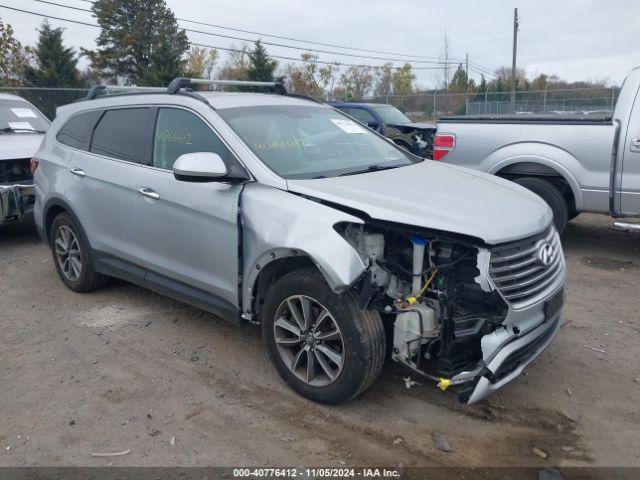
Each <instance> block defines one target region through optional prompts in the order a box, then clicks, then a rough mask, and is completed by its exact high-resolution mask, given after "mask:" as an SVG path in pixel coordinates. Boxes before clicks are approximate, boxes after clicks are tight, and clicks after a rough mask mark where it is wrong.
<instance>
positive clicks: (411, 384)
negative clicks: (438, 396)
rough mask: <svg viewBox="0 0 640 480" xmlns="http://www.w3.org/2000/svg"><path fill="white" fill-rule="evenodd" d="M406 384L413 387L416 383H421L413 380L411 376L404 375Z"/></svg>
mask: <svg viewBox="0 0 640 480" xmlns="http://www.w3.org/2000/svg"><path fill="white" fill-rule="evenodd" d="M404 385H405V387H407V388H411V387H413V386H414V385H420V383H419V382H416V381H414V380H412V379H411V377H404Z"/></svg>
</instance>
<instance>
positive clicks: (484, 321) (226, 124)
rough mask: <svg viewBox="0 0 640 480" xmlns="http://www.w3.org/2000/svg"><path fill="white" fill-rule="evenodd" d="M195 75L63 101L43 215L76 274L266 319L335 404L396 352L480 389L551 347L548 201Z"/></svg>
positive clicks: (289, 360)
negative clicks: (206, 86) (205, 83)
mask: <svg viewBox="0 0 640 480" xmlns="http://www.w3.org/2000/svg"><path fill="white" fill-rule="evenodd" d="M196 83H200V82H197V81H195V80H189V79H176V80H174V82H172V84H171V85H170V86H169V88H168V89H161V90H158V89H155V90H149V91H137V90H134V91H133V93H120V94H113V93H111V94H107V95H102V94H100V93H101V92H100V88H98V89H94V90H92V92H91V93H90V95H89V97H88V98H87V99H86V100H85V101H81V102H77V103H74V104H71V105H67V106H64V107H62V108H60V109H59V111H58V116H57V118H56V120H55V121H54V122H53V124H52V127H51V129H50V130H49V132H48V133H47V135H46V138H45V140H44V142H43V144H42V146H41V148H40V151H39V152H38V153H37V155H36V156H37V161H38V166H37V169H36V172H35V188H36V204H35V217H36V224H37V227H38V229H39V231H40V233H41V236H42V238H43V239H44V240H45V241H47V242H48V243H49V245H50V246H51V249H52V253H53V260H54V262H55V266H56V269H57V271H58V273H59V275H60V278H61V279H62V281H63V282H64V283H65V284H66V285H67V286H68V287H69V288H71V289H72V290H75V291H77V292H88V291H91V290H94V289H96V288H99V287H102V286H104V285H105V284H106V283H107V280H108V278H109V277H118V278H122V279H125V280H128V281H130V282H133V283H136V284H139V285H142V286H144V287H147V288H150V289H151V290H153V291H155V292H158V293H160V294H163V295H167V296H170V297H173V298H176V299H179V300H182V301H184V302H187V303H189V304H192V305H195V306H197V307H200V308H202V309H204V310H207V311H210V312H213V313H215V314H217V315H219V316H221V317H223V318H226V319H228V320H230V321H232V322H234V323H237V324H246V323H253V324H259V325H260V326H261V329H262V334H263V337H264V340H265V343H266V347H267V351H268V353H269V356H270V358H271V360H272V361H273V363H274V365H275V367H276V369H277V370H278V372H279V374H280V375H281V376H282V378H283V379H284V380H285V381H286V382H287V383H288V384H289V385H290V386H291V387H292V388H293V389H294V390H295V391H296V392H298V393H300V394H302V395H304V396H306V397H308V398H310V399H313V400H315V401H318V402H324V403H340V402H345V401H348V400H350V399H352V398H354V397H356V396H358V395H360V394H362V393H363V392H364V391H365V390H366V389H367V388H369V387H370V386H371V385H372V383H373V382H374V381H375V380H376V378H377V377H378V375H379V374H380V371H381V370H382V366H383V364H384V361H385V358H386V357H387V356H390V357H391V358H392V359H393V360H395V361H397V362H399V363H401V364H403V365H405V366H406V368H408V369H409V370H410V371H413V372H415V374H417V375H420V376H422V377H424V378H427V379H431V380H433V382H434V384H435V385H437V386H438V387H439V388H441V389H442V390H445V389H447V388H448V387H450V386H452V387H455V389H456V390H457V392H458V393H459V398H460V399H461V401H463V402H468V403H473V402H476V401H478V400H480V399H482V398H483V397H485V396H486V395H488V394H490V393H491V392H493V391H495V390H496V389H498V388H500V387H502V386H503V385H505V384H506V383H507V382H509V381H510V380H512V379H513V378H515V377H516V376H518V375H519V374H520V372H521V371H522V370H523V368H524V367H525V366H526V365H527V364H528V363H530V362H531V361H532V360H533V359H534V358H535V357H536V356H537V355H538V354H539V353H540V352H542V351H543V350H544V349H545V348H546V347H547V346H548V345H549V344H550V343H551V341H552V340H553V338H554V337H555V335H556V333H557V332H558V329H559V326H560V318H561V308H562V303H563V286H564V282H565V264H564V258H563V253H562V248H561V245H560V241H559V239H558V234H557V233H556V231H555V229H554V227H553V223H552V215H551V211H550V209H549V207H547V205H546V204H545V203H544V202H543V201H542V200H540V199H539V198H538V197H537V196H536V195H534V194H532V193H530V192H529V191H527V190H525V189H524V188H522V187H520V186H518V185H514V184H513V183H510V182H507V181H505V180H501V179H499V178H495V177H492V176H489V175H485V174H482V173H477V172H473V171H471V170H467V169H464V168H460V167H452V166H447V165H442V164H439V163H436V162H430V161H424V160H423V159H421V158H418V157H415V156H413V155H411V154H410V153H408V152H407V151H405V150H403V149H401V148H399V147H397V146H396V145H394V144H393V143H392V142H390V141H388V140H386V139H385V138H384V137H382V136H380V135H378V134H377V133H375V132H373V131H371V130H369V129H367V128H366V127H365V126H363V125H361V124H359V123H357V122H355V121H354V120H352V119H351V118H350V117H347V116H345V115H343V114H341V113H340V112H339V111H336V110H335V109H333V108H331V107H329V106H326V105H323V104H321V103H318V102H315V101H313V100H311V99H306V98H301V97H296V96H293V95H287V94H286V92H283V91H282V89H281V88H277V90H278V91H277V92H274V93H243V92H237V93H225V92H213V91H208V92H194V91H191V90H185V87H189V86H193V85H195V84H196ZM250 85H252V86H256V85H257V86H258V87H260V88H264V87H269V88H273V89H276V87H279V85H278V84H261V83H258V84H256V83H252V84H250ZM102 89H103V90H104V88H102ZM107 93H109V92H107Z"/></svg>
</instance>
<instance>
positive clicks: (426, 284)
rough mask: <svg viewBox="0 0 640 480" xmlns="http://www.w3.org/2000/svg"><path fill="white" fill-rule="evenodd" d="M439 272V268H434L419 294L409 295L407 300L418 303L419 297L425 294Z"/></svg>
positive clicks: (410, 302)
mask: <svg viewBox="0 0 640 480" xmlns="http://www.w3.org/2000/svg"><path fill="white" fill-rule="evenodd" d="M437 273H438V270H434V271H433V273H432V274H431V276H430V277H429V280H427V283H425V284H424V287H422V289H421V290H420V291H419V292H418V295H416V296H415V297H409V298H408V299H407V301H408V302H409V304H410V305H412V304H414V303H416V302H417V301H418V299H419V298H420V297H421V296H422V295H423V294H424V292H426V291H427V288H428V287H429V285H431V282H432V281H433V279H434V278H435V277H436V274H437Z"/></svg>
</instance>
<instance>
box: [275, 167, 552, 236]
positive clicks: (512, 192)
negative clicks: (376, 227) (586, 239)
mask: <svg viewBox="0 0 640 480" xmlns="http://www.w3.org/2000/svg"><path fill="white" fill-rule="evenodd" d="M287 188H288V190H289V191H291V192H294V193H298V194H302V195H306V196H309V197H313V198H317V199H320V200H324V201H327V202H331V203H334V204H336V205H342V206H344V207H348V208H352V209H356V210H359V211H361V212H364V213H365V214H367V215H368V216H370V217H371V218H374V219H377V220H384V221H389V222H395V223H402V224H405V225H410V226H415V227H421V228H429V229H434V230H441V231H446V232H451V233H457V234H462V235H470V236H473V237H476V238H479V239H481V240H483V241H484V242H486V243H487V244H498V243H503V242H508V241H512V240H519V239H521V238H525V237H529V236H531V235H535V234H536V233H539V232H541V231H543V230H544V229H546V228H547V227H548V226H549V225H550V224H551V221H552V218H553V216H552V213H551V209H550V208H549V207H548V206H547V204H546V203H544V201H543V200H542V199H540V198H539V197H538V196H537V195H535V194H533V193H531V192H529V191H528V190H526V189H524V188H523V187H520V186H519V185H516V184H514V183H512V182H509V181H507V180H503V179H500V178H497V177H494V176H492V175H487V174H484V173H481V172H476V171H473V170H469V169H467V168H462V167H457V166H452V165H446V164H442V163H438V162H433V161H428V160H425V161H423V162H420V163H418V164H415V165H411V166H408V167H401V168H394V169H391V170H382V171H379V172H370V173H364V174H360V175H349V176H344V177H332V178H320V179H315V180H287Z"/></svg>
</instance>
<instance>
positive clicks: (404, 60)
mask: <svg viewBox="0 0 640 480" xmlns="http://www.w3.org/2000/svg"><path fill="white" fill-rule="evenodd" d="M33 1H35V2H39V3H46V4H48V5H55V6H58V7H63V8H70V9H73V10H79V11H82V12H88V13H93V12H92V10H89V9H86V8H80V7H73V6H70V5H63V4H60V3H56V2H51V1H48V0H33ZM179 20H181V19H179ZM181 21H184V20H181ZM180 28H182V29H183V30H185V31H186V32H191V33H199V34H202V35H210V36H213V37H221V38H227V39H231V40H237V41H241V42H251V43H253V42H255V41H256V39H252V38H242V37H235V36H233V35H224V34H221V33H213V32H205V31H203V30H195V29H192V28H185V27H180ZM261 43H262V44H264V45H269V46H272V47H279V48H289V49H292V50H302V51H306V52H314V53H326V54H328V55H337V56H344V57H352V58H364V59H367V60H380V61H388V62H404V63H418V64H437V65H442V64H444V63H447V64H452V65H454V64H456V63H458V62H456V61H454V60H452V61H444V62H443V61H441V60H406V59H399V58H388V57H374V56H371V55H357V54H354V53H346V52H335V51H330V50H319V49H310V48H304V47H298V46H293V45H285V44H282V43H275V42H269V41H263V40H261Z"/></svg>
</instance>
